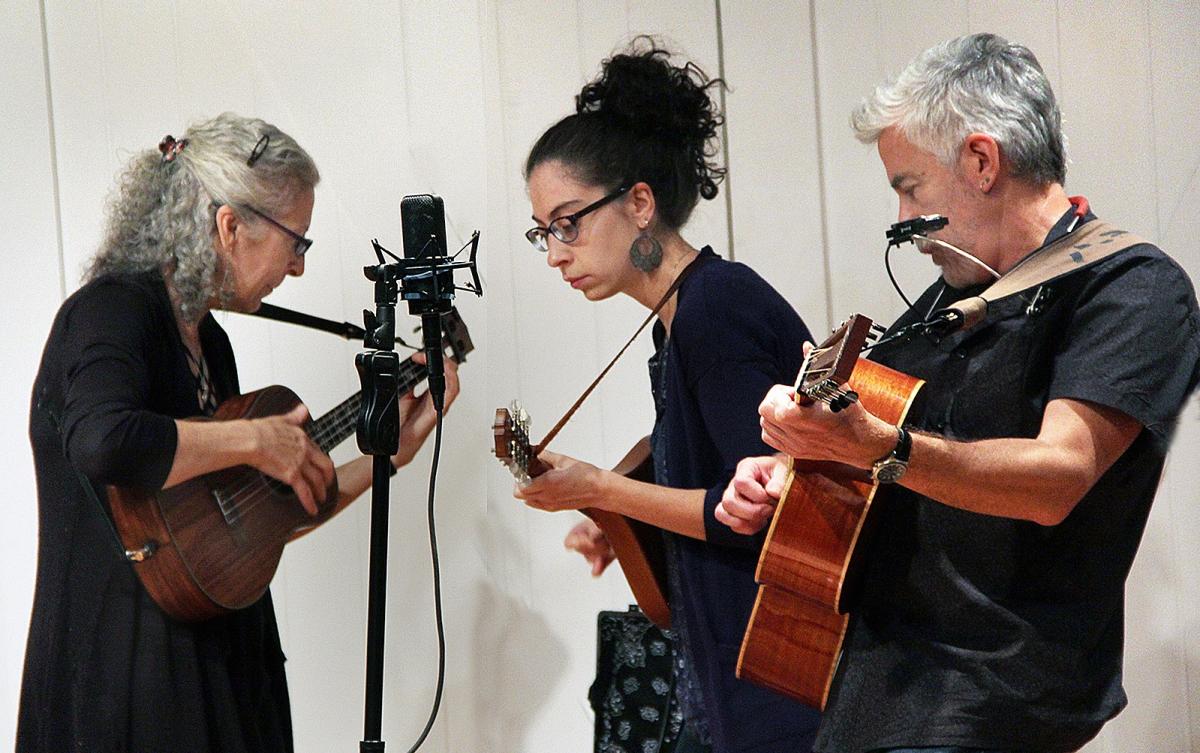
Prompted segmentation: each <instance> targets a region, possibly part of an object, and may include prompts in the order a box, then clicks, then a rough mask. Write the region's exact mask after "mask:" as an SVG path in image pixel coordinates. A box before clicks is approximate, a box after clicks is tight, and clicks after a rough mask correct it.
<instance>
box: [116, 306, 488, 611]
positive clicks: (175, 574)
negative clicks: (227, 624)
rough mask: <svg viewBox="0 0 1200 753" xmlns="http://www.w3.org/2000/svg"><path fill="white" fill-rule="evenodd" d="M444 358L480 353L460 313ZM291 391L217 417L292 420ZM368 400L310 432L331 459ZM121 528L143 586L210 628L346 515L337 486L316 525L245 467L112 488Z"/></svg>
mask: <svg viewBox="0 0 1200 753" xmlns="http://www.w3.org/2000/svg"><path fill="white" fill-rule="evenodd" d="M442 329H443V333H444V334H443V337H442V349H443V352H444V353H445V355H447V356H448V357H450V358H453V359H454V360H455V361H458V362H459V363H461V362H463V361H464V360H465V358H466V355H467V354H468V353H470V352H471V350H472V349H473V348H474V344H473V343H472V342H471V338H470V335H469V334H468V333H467V328H466V325H465V324H464V323H463V321H462V319H461V318H460V317H459V315H458V312H457V311H456V310H452V311H451V312H450V313H448V314H446V315H445V316H443V317H442ZM427 374H428V370H427V369H426V367H424V366H422V365H420V364H418V363H415V362H413V361H411V360H408V361H403V362H402V363H401V365H400V371H399V389H400V394H404V393H405V392H408V391H409V390H411V389H413V388H414V387H416V386H417V385H419V384H420V383H421V382H422V381H424V379H425V377H426V376H427ZM300 402H301V401H300V398H299V397H297V396H296V393H294V392H292V391H291V390H290V389H288V388H286V387H281V386H278V385H276V386H272V387H266V388H264V389H261V390H258V391H256V392H251V393H248V394H245V395H238V396H236V397H232V398H229V399H228V400H226V401H225V402H223V403H221V405H220V406H219V407H218V408H217V411H216V413H214V414H213V415H212V416H211V417H209V418H203V419H196V420H211V421H229V420H234V419H241V418H258V417H262V416H273V415H279V414H282V413H287V412H288V411H290V410H291V409H293V408H294V407H296V405H298V404H299V403H300ZM361 405H362V393H361V392H357V393H355V394H354V395H351V396H350V397H348V398H346V400H344V401H342V403H341V404H339V405H338V406H337V407H335V408H333V409H332V410H330V411H329V412H328V413H326V414H325V415H323V416H321V417H320V418H318V419H316V420H315V421H314V420H310V421H309V422H308V423H307V425H306V426H305V427H304V429H305V431H306V432H307V433H308V435H309V437H311V438H312V440H313V442H314V443H316V445H317V446H318V447H320V448H321V451H322V452H324V453H327V454H328V453H329V452H330V451H331V450H332V449H333V448H334V447H336V446H337V445H339V444H341V443H342V441H343V440H345V439H346V438H347V437H349V436H350V435H351V434H353V433H355V429H356V425H357V419H358V413H359V408H360V407H361ZM108 503H109V508H110V509H111V510H112V515H113V522H114V524H115V526H116V529H117V532H118V534H119V535H120V538H121V543H122V544H123V545H124V547H125V550H126V557H127V558H128V559H129V560H131V561H132V563H133V570H134V572H135V573H137V575H138V578H139V579H140V580H141V582H142V585H143V586H145V587H146V590H147V591H148V592H149V593H150V596H151V598H153V599H154V601H155V602H156V603H157V604H158V605H159V606H160V607H161V608H162V609H163V611H164V612H166V613H167V614H168V615H170V616H171V617H174V618H175V619H178V620H184V621H196V620H205V619H209V618H212V617H217V616H219V615H222V614H225V613H227V612H231V611H233V610H236V609H242V608H244V607H248V606H250V605H251V604H253V603H254V602H256V601H258V599H260V598H261V597H262V595H263V592H265V591H266V590H267V586H268V585H269V584H270V582H271V579H272V578H273V577H274V576H275V570H276V569H277V568H278V566H279V558H280V556H281V555H282V554H283V546H284V544H286V543H287V542H288V541H289V540H290V539H292V538H293V537H294V536H296V535H297V534H298V533H300V532H302V531H304V530H306V529H309V528H315V527H316V526H319V525H321V524H322V523H324V522H325V521H326V520H328V519H329V518H330V517H331V516H332V513H333V510H334V508H335V507H336V506H337V479H336V477H335V478H334V480H333V482H332V483H331V484H330V486H329V488H328V489H327V490H326V496H325V502H323V503H320V504H319V505H318V513H317V515H316V517H312V516H309V515H308V513H306V512H305V511H304V508H303V507H302V506H301V505H300V502H299V500H298V499H297V498H296V495H295V493H294V492H293V491H292V489H291V487H290V486H288V485H287V484H284V483H281V482H279V481H276V480H275V479H273V478H271V477H269V476H266V475H265V474H263V473H262V472H261V471H259V470H257V469H255V468H251V467H249V466H245V465H239V466H235V467H232V468H225V469H222V470H219V471H214V472H212V473H206V474H204V475H201V476H197V477H196V478H193V479H189V480H188V481H184V482H183V483H181V484H177V485H175V486H172V487H171V488H170V489H162V490H159V491H157V492H144V491H140V490H136V489H129V488H124V487H117V486H109V487H108Z"/></svg>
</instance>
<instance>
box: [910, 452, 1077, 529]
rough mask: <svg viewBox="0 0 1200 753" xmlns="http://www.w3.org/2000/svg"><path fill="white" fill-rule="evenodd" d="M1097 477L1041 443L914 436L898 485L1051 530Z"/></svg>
mask: <svg viewBox="0 0 1200 753" xmlns="http://www.w3.org/2000/svg"><path fill="white" fill-rule="evenodd" d="M1095 475H1098V474H1096V470H1095V468H1094V467H1092V466H1091V465H1090V464H1081V463H1080V462H1079V458H1078V456H1077V455H1076V454H1075V453H1072V452H1069V451H1065V450H1063V449H1062V448H1059V447H1055V446H1053V445H1051V444H1049V443H1046V442H1044V441H1042V440H1040V439H1015V438H1006V439H986V440H981V441H977V442H958V441H953V440H948V439H946V438H944V437H940V436H936V435H930V434H919V433H914V434H913V448H912V455H911V459H910V463H909V467H908V471H907V472H906V473H905V474H904V478H903V479H902V480H901V481H900V484H901V485H902V486H905V487H907V488H909V489H912V490H913V491H915V492H917V493H918V494H922V495H924V496H926V497H929V498H930V499H933V500H936V501H938V502H941V503H942V504H945V505H949V506H950V507H956V508H959V509H961V510H967V511H970V512H976V513H982V514H985V515H998V516H1001V517H1005V518H1016V519H1020V520H1030V521H1033V522H1035V523H1039V524H1041V525H1055V524H1057V523H1059V522H1061V521H1062V519H1063V518H1065V517H1066V515H1067V514H1068V513H1069V512H1070V511H1071V510H1072V509H1073V508H1074V506H1075V504H1076V503H1077V502H1078V501H1079V500H1080V499H1081V498H1082V497H1083V495H1084V494H1086V493H1087V491H1088V489H1089V488H1090V487H1091V484H1092V481H1093V479H1094V477H1095Z"/></svg>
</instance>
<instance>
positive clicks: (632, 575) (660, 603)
mask: <svg viewBox="0 0 1200 753" xmlns="http://www.w3.org/2000/svg"><path fill="white" fill-rule="evenodd" d="M613 471H615V472H616V473H620V474H621V475H623V476H628V477H629V478H632V479H634V480H636V481H645V482H647V483H654V459H653V458H652V457H651V454H650V439H649V437H643V438H642V439H641V440H640V441H639V442H638V443H637V444H636V445H634V446H633V449H631V450H630V451H629V452H628V453H626V455H625V457H624V458H622V460H621V462H619V463H617V465H616V466H615V467H614V468H613ZM580 512H582V513H583V514H584V515H586V516H588V517H589V518H591V519H592V520H593V521H594V522H595V523H596V525H598V526H600V530H601V531H604V535H605V536H606V537H607V538H608V543H609V544H611V545H612V548H613V552H615V553H616V555H617V561H618V562H620V563H621V571H622V572H624V573H625V580H627V581H628V582H629V590H631V591H633V597H634V599H636V600H637V603H638V606H639V607H641V610H642V612H644V613H645V615H646V616H647V617H649V618H650V621H651V622H653V623H654V624H655V625H658V626H659V627H660V628H663V629H664V630H665V629H667V628H669V627H670V626H671V609H670V607H669V606H667V597H666V594H667V577H666V572H667V561H666V551H665V548H664V546H663V538H662V529H660V528H656V527H655V526H652V525H649V524H648V523H643V522H642V521H640V520H634V519H633V518H627V517H625V516H624V515H619V514H617V513H615V512H608V511H606V510H597V509H594V508H585V509H583V510H580Z"/></svg>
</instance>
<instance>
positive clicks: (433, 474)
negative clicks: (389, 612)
mask: <svg viewBox="0 0 1200 753" xmlns="http://www.w3.org/2000/svg"><path fill="white" fill-rule="evenodd" d="M441 455H442V411H440V410H439V411H437V429H436V430H435V434H434V438H433V468H432V469H431V470H430V471H429V512H428V515H429V553H430V556H431V558H432V559H433V609H434V615H435V620H436V622H437V637H438V679H437V690H436V691H435V692H434V696H433V709H432V710H430V712H429V721H427V722H426V723H425V729H424V730H423V731H422V732H421V736H420V737H419V738H417V741H416V742H415V743H413V746H412V747H411V748H409V749H408V753H414V751H416V750H417V748H420V747H421V745H422V743H424V742H425V738H426V737H429V731H430V730H431V729H433V722H434V720H435V719H437V714H438V709H439V708H440V707H441V705H442V687H443V686H444V685H445V682H446V630H445V627H444V626H443V625H442V570H441V566H440V565H439V564H438V549H437V528H436V526H435V525H434V520H433V490H434V486H435V485H436V484H437V470H438V461H439V460H440V458H441Z"/></svg>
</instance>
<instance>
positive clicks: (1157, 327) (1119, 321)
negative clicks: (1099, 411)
mask: <svg viewBox="0 0 1200 753" xmlns="http://www.w3.org/2000/svg"><path fill="white" fill-rule="evenodd" d="M1098 267H1099V268H1098V269H1097V270H1096V272H1095V273H1094V275H1093V279H1092V280H1090V281H1089V283H1088V285H1087V287H1086V288H1085V290H1084V291H1083V293H1082V295H1081V297H1080V299H1079V305H1078V306H1077V308H1076V311H1075V314H1074V316H1073V317H1072V319H1071V323H1070V326H1069V328H1068V331H1067V332H1065V333H1063V338H1062V340H1061V342H1062V345H1061V346H1060V350H1059V353H1058V355H1057V356H1056V358H1055V362H1054V375H1053V377H1052V380H1051V384H1050V391H1049V399H1051V400H1053V399H1056V398H1073V399H1078V400H1086V401H1088V402H1092V403H1097V404H1100V405H1104V406H1107V407H1110V408H1116V409H1117V410H1119V411H1121V412H1122V413H1125V414H1126V415H1128V416H1130V417H1131V418H1133V419H1135V420H1137V421H1138V422H1139V423H1140V424H1142V425H1143V426H1144V427H1146V428H1147V429H1148V430H1149V431H1150V432H1151V433H1152V434H1154V436H1155V438H1156V439H1158V440H1160V441H1163V442H1165V441H1167V440H1168V439H1169V438H1170V434H1171V432H1172V430H1173V428H1174V425H1175V420H1176V418H1177V417H1178V415H1179V411H1180V409H1181V408H1182V406H1183V402H1184V400H1186V399H1187V397H1188V395H1189V394H1190V393H1191V391H1192V390H1193V388H1194V387H1195V385H1196V380H1197V363H1198V362H1200V339H1198V338H1200V315H1198V314H1197V307H1196V297H1195V293H1194V292H1193V289H1192V284H1191V282H1190V281H1189V280H1188V277H1187V275H1186V274H1185V273H1184V272H1183V270H1182V269H1180V268H1179V266H1178V265H1177V264H1176V263H1175V262H1174V261H1173V260H1171V259H1170V258H1169V257H1167V256H1166V255H1165V254H1163V253H1162V252H1160V251H1158V250H1157V249H1155V248H1153V247H1152V246H1145V247H1141V250H1139V249H1134V250H1132V251H1130V252H1126V253H1124V254H1121V255H1119V256H1117V257H1115V258H1114V259H1112V260H1109V261H1105V262H1102V263H1101V264H1100V265H1098Z"/></svg>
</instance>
